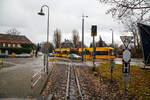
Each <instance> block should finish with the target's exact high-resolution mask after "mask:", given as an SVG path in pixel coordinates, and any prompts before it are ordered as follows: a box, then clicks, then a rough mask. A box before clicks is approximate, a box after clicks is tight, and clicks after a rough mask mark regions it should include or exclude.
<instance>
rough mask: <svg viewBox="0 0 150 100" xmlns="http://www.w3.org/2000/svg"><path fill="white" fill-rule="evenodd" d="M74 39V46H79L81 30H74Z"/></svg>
mask: <svg viewBox="0 0 150 100" xmlns="http://www.w3.org/2000/svg"><path fill="white" fill-rule="evenodd" d="M72 41H73V44H74V47H75V48H77V47H78V43H79V32H78V31H77V30H75V29H74V30H73V31H72Z"/></svg>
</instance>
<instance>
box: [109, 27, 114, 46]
mask: <svg viewBox="0 0 150 100" xmlns="http://www.w3.org/2000/svg"><path fill="white" fill-rule="evenodd" d="M110 30H111V31H112V48H114V31H113V29H110Z"/></svg>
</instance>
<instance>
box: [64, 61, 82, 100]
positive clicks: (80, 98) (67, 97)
mask: <svg viewBox="0 0 150 100" xmlns="http://www.w3.org/2000/svg"><path fill="white" fill-rule="evenodd" d="M66 60H67V59H66ZM67 61H70V62H71V63H69V68H68V77H67V87H66V98H65V100H69V98H70V95H69V89H70V76H71V68H72V69H73V71H74V74H75V81H76V85H77V87H78V93H79V100H83V96H82V92H81V87H80V83H79V79H78V75H77V72H76V70H75V68H74V66H73V64H72V61H71V60H67ZM72 74H73V73H72Z"/></svg>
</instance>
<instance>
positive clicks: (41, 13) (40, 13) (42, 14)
mask: <svg viewBox="0 0 150 100" xmlns="http://www.w3.org/2000/svg"><path fill="white" fill-rule="evenodd" d="M43 7H46V8H47V9H48V16H47V48H46V58H47V62H46V73H47V74H48V42H49V6H47V5H43V6H42V7H41V11H40V12H39V13H38V14H39V15H41V16H44V15H45V13H44V12H43Z"/></svg>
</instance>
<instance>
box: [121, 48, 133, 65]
mask: <svg viewBox="0 0 150 100" xmlns="http://www.w3.org/2000/svg"><path fill="white" fill-rule="evenodd" d="M130 59H131V52H130V51H129V50H128V49H125V50H124V51H123V61H125V62H126V63H127V62H129V61H130Z"/></svg>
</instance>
